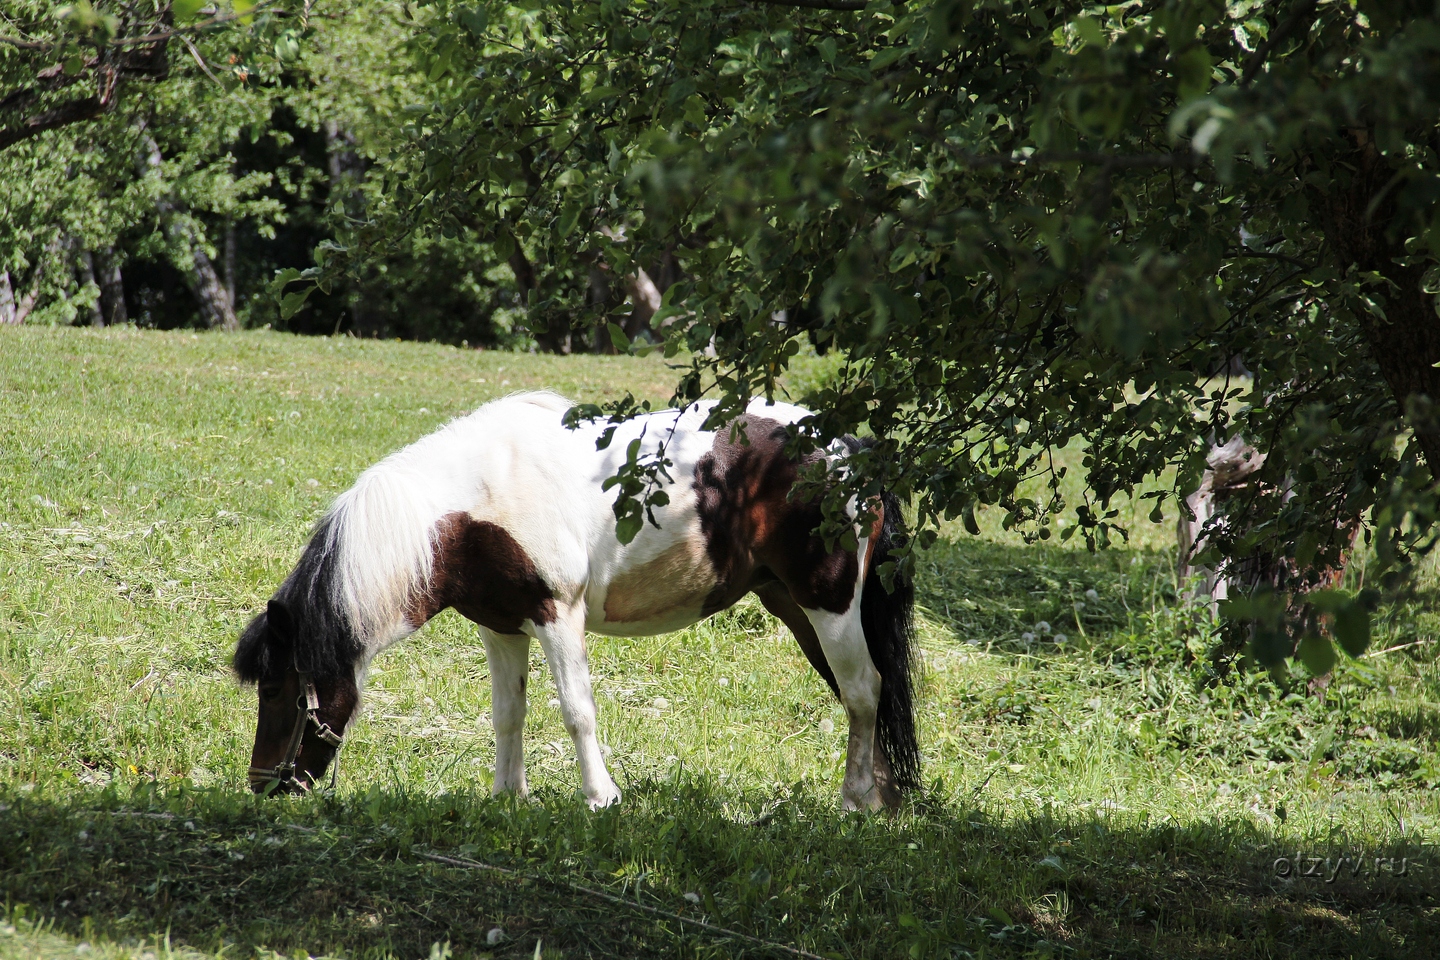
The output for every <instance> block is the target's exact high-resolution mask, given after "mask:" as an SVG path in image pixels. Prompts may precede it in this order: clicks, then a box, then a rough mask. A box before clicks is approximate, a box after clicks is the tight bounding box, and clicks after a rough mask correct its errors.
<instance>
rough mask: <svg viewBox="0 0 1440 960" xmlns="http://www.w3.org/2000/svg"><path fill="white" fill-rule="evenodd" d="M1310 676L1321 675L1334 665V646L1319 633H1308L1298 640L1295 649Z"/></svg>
mask: <svg viewBox="0 0 1440 960" xmlns="http://www.w3.org/2000/svg"><path fill="white" fill-rule="evenodd" d="M1296 652H1297V653H1298V654H1299V656H1300V661H1301V662H1302V663H1304V664H1305V669H1307V670H1309V671H1310V673H1311V675H1312V676H1316V677H1323V676H1325V674H1327V673H1329V672H1330V671H1331V670H1332V669H1334V667H1335V648H1334V647H1333V646H1331V645H1330V641H1329V640H1327V639H1326V638H1325V637H1322V636H1320V635H1319V634H1314V633H1312V634H1309V635H1307V636H1306V637H1305V638H1304V639H1302V640H1301V641H1300V649H1299V650H1298V651H1296Z"/></svg>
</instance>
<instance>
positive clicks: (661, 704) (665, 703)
mask: <svg viewBox="0 0 1440 960" xmlns="http://www.w3.org/2000/svg"><path fill="white" fill-rule="evenodd" d="M654 705H655V709H656V710H669V709H670V701H669V700H666V699H665V698H664V697H656V698H655V701H654Z"/></svg>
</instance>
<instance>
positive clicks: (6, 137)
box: [0, 96, 114, 150]
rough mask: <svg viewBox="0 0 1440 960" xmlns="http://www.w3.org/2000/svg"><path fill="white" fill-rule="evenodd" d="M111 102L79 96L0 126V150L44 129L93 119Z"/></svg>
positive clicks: (36, 134) (96, 97)
mask: <svg viewBox="0 0 1440 960" xmlns="http://www.w3.org/2000/svg"><path fill="white" fill-rule="evenodd" d="M113 102H114V101H113V100H110V101H106V100H102V99H101V98H100V97H99V96H92V97H81V98H79V99H76V100H70V101H68V102H66V103H62V104H60V106H58V107H55V108H54V109H53V110H46V111H45V112H44V113H40V114H36V115H35V116H33V117H29V118H28V119H26V120H23V121H21V122H20V123H18V124H15V125H14V126H11V127H4V128H0V150H4V149H5V148H6V147H10V146H13V145H14V144H17V143H19V142H20V141H21V140H28V139H30V138H31V137H35V136H39V135H40V134H42V133H44V132H45V131H46V130H54V129H56V128H58V127H64V126H68V125H70V124H72V123H80V122H81V121H84V120H94V119H95V118H96V117H98V116H100V114H102V113H104V112H105V111H106V110H107V109H108V108H109V106H110V104H111V103H113Z"/></svg>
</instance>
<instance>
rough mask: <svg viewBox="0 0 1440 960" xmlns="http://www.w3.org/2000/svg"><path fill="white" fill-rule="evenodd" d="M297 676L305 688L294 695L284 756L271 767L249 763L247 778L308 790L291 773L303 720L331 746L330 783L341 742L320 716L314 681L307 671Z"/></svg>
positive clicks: (298, 745)
mask: <svg viewBox="0 0 1440 960" xmlns="http://www.w3.org/2000/svg"><path fill="white" fill-rule="evenodd" d="M300 679H301V680H303V681H304V682H305V692H304V693H303V694H302V695H301V696H299V697H297V698H296V700H295V707H296V710H297V712H296V714H295V729H293V730H291V731H290V744H289V746H288V747H286V749H285V759H284V760H281V761H280V762H279V763H278V764H276V765H275V766H273V767H251V768H250V772H249V778H250V782H251V783H252V784H253V783H257V782H260V781H264V782H266V783H275V784H278V785H279V786H281V787H289V786H294V787H298V788H299V789H301V790H309V789H310V786H309V784H307V783H305V781H303V780H298V779H296V777H295V758H296V757H298V756H300V742H301V741H302V740H304V739H305V726H306V724H307V723H309V724H310V725H312V726H314V728H315V735H316V736H317V737H319V738H320V739H321V741H322V742H324V743H328V744H329V745H330V746H332V747H334V748H335V757H334V759H333V760H332V761H331V762H332V764H333V766H332V767H331V770H330V785H331V786H332V787H333V786H334V785H335V770H336V769H338V767H339V765H340V747H341V746H343V745H344V743H345V737H344V735H343V734H339V733H336V732H335V731H334V730H332V729H330V725H329V724H328V723H325V722H323V721H322V720H321V719H320V716H319V713H320V695H319V694H318V693H316V692H315V681H314V680H311V679H310V675H309V674H308V673H302V674H300Z"/></svg>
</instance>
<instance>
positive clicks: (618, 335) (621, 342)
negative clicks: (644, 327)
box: [609, 323, 630, 353]
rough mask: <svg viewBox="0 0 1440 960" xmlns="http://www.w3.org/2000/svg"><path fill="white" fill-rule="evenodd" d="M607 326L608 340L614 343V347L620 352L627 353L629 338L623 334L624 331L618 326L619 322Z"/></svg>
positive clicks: (628, 350)
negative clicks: (608, 331)
mask: <svg viewBox="0 0 1440 960" xmlns="http://www.w3.org/2000/svg"><path fill="white" fill-rule="evenodd" d="M609 327H610V342H611V343H612V344H614V345H615V349H616V350H618V351H620V352H621V353H629V352H630V338H629V337H627V336H625V331H624V330H622V329H621V328H620V324H618V323H612V324H610V325H609Z"/></svg>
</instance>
